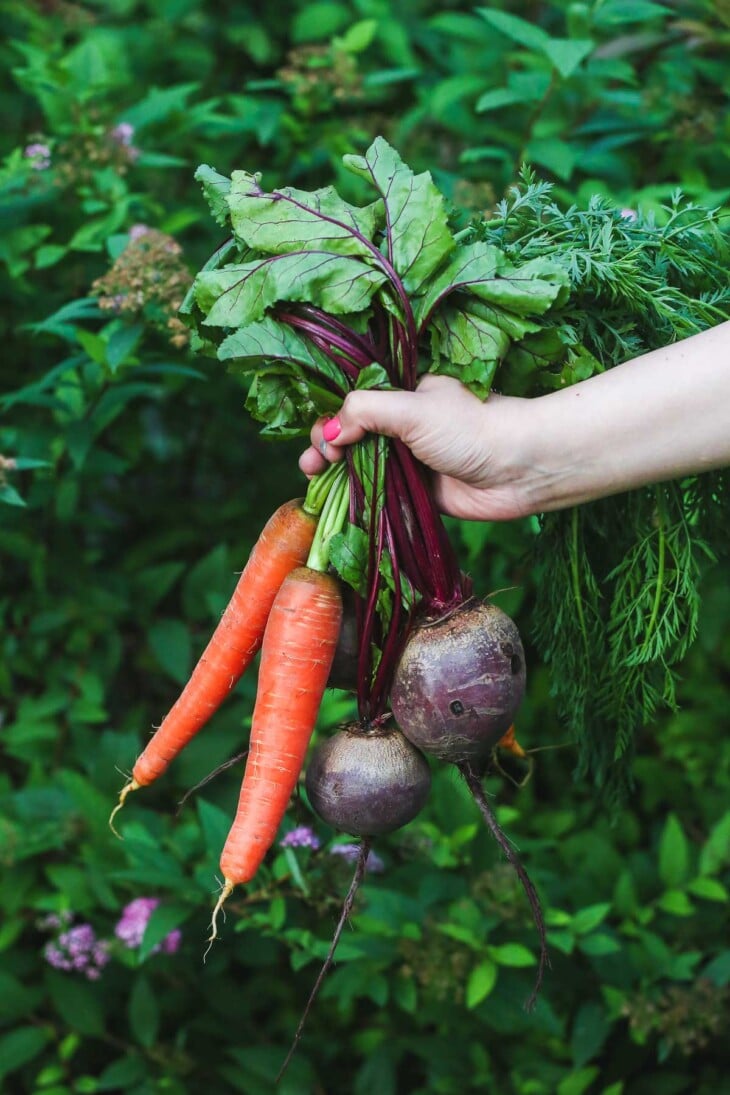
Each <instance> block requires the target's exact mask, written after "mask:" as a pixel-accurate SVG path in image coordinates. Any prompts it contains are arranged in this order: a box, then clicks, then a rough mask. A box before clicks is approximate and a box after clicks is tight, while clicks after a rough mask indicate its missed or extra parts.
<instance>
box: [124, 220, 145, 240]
mask: <svg viewBox="0 0 730 1095" xmlns="http://www.w3.org/2000/svg"><path fill="white" fill-rule="evenodd" d="M149 230H150V228H149V225H148V224H133V225H132V227H131V228H130V229H129V238H130V240H138V239H139V238H140V236H146V235H147V233H148V232H149Z"/></svg>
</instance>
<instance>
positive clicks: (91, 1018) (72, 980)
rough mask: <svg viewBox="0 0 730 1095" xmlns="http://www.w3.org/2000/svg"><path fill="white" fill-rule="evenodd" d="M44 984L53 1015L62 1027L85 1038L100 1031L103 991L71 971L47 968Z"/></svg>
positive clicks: (94, 1035)
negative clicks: (56, 1016) (65, 972)
mask: <svg viewBox="0 0 730 1095" xmlns="http://www.w3.org/2000/svg"><path fill="white" fill-rule="evenodd" d="M46 976H47V978H48V987H49V990H50V994H51V999H52V1000H53V1005H54V1007H55V1009H56V1012H57V1014H58V1015H59V1016H60V1017H61V1018H62V1019H63V1023H64V1026H66V1027H71V1029H72V1030H77V1031H78V1032H79V1033H80V1034H84V1035H86V1036H87V1037H91V1038H97V1037H99V1036H100V1035H102V1034H103V1033H104V1003H103V1001H104V994H103V992H100V991H99V990H98V989H96V990H95V989H93V988H92V987H91V985H90V984H89V983H88V982H86V981H81V980H79V979H78V978H77V977H74V976H73V975H72V974H61V973H56V972H55V971H54V970H51V971H49V972H48V973H47V975H46Z"/></svg>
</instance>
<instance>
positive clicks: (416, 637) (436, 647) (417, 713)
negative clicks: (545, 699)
mask: <svg viewBox="0 0 730 1095" xmlns="http://www.w3.org/2000/svg"><path fill="white" fill-rule="evenodd" d="M524 694H525V655H524V651H523V649H522V640H521V639H520V634H519V631H518V630H517V627H516V625H515V623H514V621H513V620H511V619H510V617H509V616H508V615H507V614H506V613H505V612H503V611H502V610H501V609H500V608H497V606H496V605H493V604H489V603H488V602H483V601H468V602H466V603H465V604H464V605H462V606H461V607H459V608H457V609H456V610H455V611H454V612H452V613H450V614H448V615H447V616H443V617H441V618H439V619H435V620H427V621H426V622H424V623H422V624H420V625H418V626H417V627H416V628H415V629H414V630H413V632H412V633H411V635H410V636H409V638H408V641H407V643H406V645H405V647H404V650H403V654H402V655H401V659H400V662H399V664H398V667H397V669H396V671H395V674H394V678H393V687H392V690H391V695H390V699H391V706H392V709H393V714H394V715H395V718H396V722H397V723H398V725H399V726H400V728H401V730H402V731H403V733H404V734H405V736H406V737H407V738H408V740H409V741H411V742H413V744H414V745H416V746H418V748H419V749H423V751H424V752H426V753H431V754H433V755H434V756H437V757H439V758H440V759H441V760H445V761H449V762H451V763H453V764H459V763H462V762H464V761H474V762H476V763H480V762H484V761H486V760H487V758H488V757H489V755H490V753H491V751H492V749H493V748H494V746H495V745H496V744H497V742H498V741H499V739H500V738H501V737H502V735H503V734H505V733H506V731H507V730H508V729H509V728H510V726H511V725H512V722H513V721H514V717H515V714H516V712H517V709H518V707H519V706H520V703H521V702H522V698H523V696H524Z"/></svg>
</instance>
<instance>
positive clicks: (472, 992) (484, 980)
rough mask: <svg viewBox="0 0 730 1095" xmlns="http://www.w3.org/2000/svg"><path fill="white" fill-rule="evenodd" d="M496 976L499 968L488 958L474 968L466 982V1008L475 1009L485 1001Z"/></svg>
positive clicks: (495, 981) (495, 980)
mask: <svg viewBox="0 0 730 1095" xmlns="http://www.w3.org/2000/svg"><path fill="white" fill-rule="evenodd" d="M498 976H499V968H498V966H497V964H496V962H492V961H491V960H490V959H489V958H487V959H485V960H484V962H480V963H479V965H478V966H475V967H474V969H473V970H472V971H471V973H470V974H469V978H468V980H467V982H466V993H465V997H464V1000H465V1003H466V1006H467V1008H475V1007H477V1005H478V1004H481V1002H482V1000H486V998H487V996H489V994H490V992H491V991H492V989H493V988H494V986H495V985H496V983H497V977H498Z"/></svg>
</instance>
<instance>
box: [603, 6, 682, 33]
mask: <svg viewBox="0 0 730 1095" xmlns="http://www.w3.org/2000/svg"><path fill="white" fill-rule="evenodd" d="M672 14H673V9H672V8H670V7H668V6H667V5H666V4H657V3H654V2H653V0H608V2H607V3H604V4H601V5H600V6H599V7H598V8H596V11H595V13H594V14H593V18H594V19H595V22H596V26H600V27H614V26H623V25H624V24H627V23H643V22H644V20H646V19H659V18H662V17H663V16H665V15H672Z"/></svg>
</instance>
